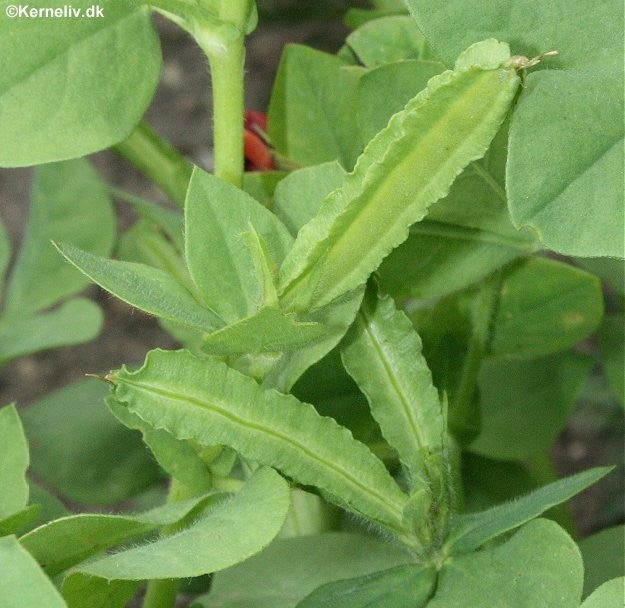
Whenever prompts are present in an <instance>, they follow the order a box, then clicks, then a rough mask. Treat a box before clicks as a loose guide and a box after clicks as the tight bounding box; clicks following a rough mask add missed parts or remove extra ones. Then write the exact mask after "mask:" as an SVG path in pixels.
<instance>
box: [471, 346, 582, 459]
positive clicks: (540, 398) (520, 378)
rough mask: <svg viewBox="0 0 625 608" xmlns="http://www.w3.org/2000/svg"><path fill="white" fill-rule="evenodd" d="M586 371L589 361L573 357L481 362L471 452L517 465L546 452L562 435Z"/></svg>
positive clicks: (567, 355)
mask: <svg viewBox="0 0 625 608" xmlns="http://www.w3.org/2000/svg"><path fill="white" fill-rule="evenodd" d="M591 366H592V358H591V357H588V356H586V355H580V354H578V353H572V352H565V353H560V354H558V355H551V356H549V357H541V358H538V359H530V360H527V361H508V360H505V359H501V360H492V359H491V360H485V361H483V362H482V366H481V368H480V374H479V378H478V387H479V393H480V410H481V418H482V424H481V432H480V435H479V436H478V437H477V438H476V439H475V441H474V442H473V443H472V444H471V446H470V450H471V451H472V452H475V453H477V454H482V455H483V456H489V457H491V458H499V459H503V460H517V459H521V458H527V457H529V456H531V455H533V454H535V453H536V452H539V451H541V450H544V449H546V448H547V447H548V446H549V445H550V444H551V442H552V441H554V440H555V439H556V437H557V436H558V435H559V434H560V432H561V431H562V430H563V429H564V427H565V425H566V423H567V421H568V419H569V417H570V415H571V413H572V411H573V408H574V407H575V403H576V400H577V397H578V395H579V394H580V392H581V390H582V387H583V386H584V382H585V381H586V378H587V376H588V372H589V371H590V368H591Z"/></svg>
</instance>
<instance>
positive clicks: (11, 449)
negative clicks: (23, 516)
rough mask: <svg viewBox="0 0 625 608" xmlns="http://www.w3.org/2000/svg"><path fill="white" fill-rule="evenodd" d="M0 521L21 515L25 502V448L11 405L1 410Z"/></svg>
mask: <svg viewBox="0 0 625 608" xmlns="http://www.w3.org/2000/svg"><path fill="white" fill-rule="evenodd" d="M0 445H1V446H2V458H1V459H0V487H1V488H2V492H0V520H3V519H5V518H7V517H10V516H11V515H13V514H14V513H17V512H18V511H21V510H22V509H23V508H24V507H25V506H26V503H27V502H28V483H27V482H26V469H27V468H28V460H29V458H28V444H27V443H26V437H25V436H24V429H23V428H22V423H21V422H20V418H19V416H18V414H17V410H16V409H15V406H14V405H7V406H6V407H3V408H2V409H0Z"/></svg>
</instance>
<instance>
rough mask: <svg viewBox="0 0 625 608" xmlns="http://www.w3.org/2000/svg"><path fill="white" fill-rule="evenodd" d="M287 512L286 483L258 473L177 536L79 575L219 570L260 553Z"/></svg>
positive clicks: (133, 576)
mask: <svg viewBox="0 0 625 608" xmlns="http://www.w3.org/2000/svg"><path fill="white" fill-rule="evenodd" d="M173 504H175V503H173ZM288 509H289V488H288V484H287V483H286V481H285V480H284V479H282V477H280V475H278V473H276V472H275V471H273V470H272V469H268V468H263V469H259V470H258V471H256V473H255V474H254V475H253V476H252V477H251V478H250V479H249V480H248V481H247V482H246V483H245V485H244V486H243V488H242V489H241V490H240V491H239V492H238V493H237V494H236V495H235V496H234V498H232V499H231V500H227V501H225V502H223V503H222V504H221V505H220V506H218V507H216V508H215V509H213V510H211V511H210V512H209V513H208V514H207V515H205V516H204V517H202V518H200V519H199V520H197V521H196V522H195V523H194V524H192V525H191V526H189V527H188V528H186V529H185V530H183V531H182V532H178V533H176V534H173V535H171V536H167V537H165V538H161V539H159V540H157V541H154V542H152V543H147V544H144V545H140V546H138V547H134V548H132V549H127V550H126V551H121V552H119V553H115V554H114V555H109V556H106V557H102V558H100V559H97V560H95V561H92V562H89V563H88V564H86V565H85V566H82V567H81V568H80V570H79V572H80V573H82V574H88V575H90V576H97V577H100V578H105V579H111V580H142V579H163V578H186V577H193V576H200V575H202V574H208V573H210V572H216V571H218V570H223V569H224V568H228V567H230V566H232V565H234V564H236V563H238V562H241V561H243V560H244V559H247V558H248V557H250V556H252V555H254V554H255V553H258V552H259V551H261V550H262V549H264V548H265V547H266V546H267V545H268V544H269V543H270V542H271V541H272V540H273V538H274V537H275V536H276V535H277V534H278V532H280V528H281V527H282V524H283V523H284V520H285V518H286V515H287V512H288Z"/></svg>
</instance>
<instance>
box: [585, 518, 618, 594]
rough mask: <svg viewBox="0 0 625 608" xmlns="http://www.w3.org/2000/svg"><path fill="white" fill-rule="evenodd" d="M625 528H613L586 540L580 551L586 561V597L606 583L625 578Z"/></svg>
mask: <svg viewBox="0 0 625 608" xmlns="http://www.w3.org/2000/svg"><path fill="white" fill-rule="evenodd" d="M624 545H625V526H624V525H620V526H612V527H611V528H606V529H605V530H601V531H600V532H597V533H595V534H593V535H592V536H588V537H587V538H584V539H583V540H581V541H580V543H579V550H580V551H581V552H582V558H583V559H584V596H587V595H589V594H590V593H591V592H592V591H594V590H595V589H596V588H597V587H599V586H600V585H602V584H603V583H604V582H606V581H608V580H610V579H612V578H616V577H619V576H620V577H622V576H625V563H624V562H623V546H624Z"/></svg>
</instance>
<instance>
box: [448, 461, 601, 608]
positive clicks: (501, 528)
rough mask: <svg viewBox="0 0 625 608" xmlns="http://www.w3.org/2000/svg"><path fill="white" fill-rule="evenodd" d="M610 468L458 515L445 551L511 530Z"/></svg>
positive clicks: (464, 550) (461, 548)
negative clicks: (491, 506)
mask: <svg viewBox="0 0 625 608" xmlns="http://www.w3.org/2000/svg"><path fill="white" fill-rule="evenodd" d="M611 470H612V469H611V467H596V468H594V469H588V470H587V471H583V472H582V473H578V474H577V475H572V476H571V477H566V478H564V479H559V480H558V481H554V482H553V483H550V484H548V485H546V486H543V487H542V488H539V489H538V490H534V491H533V492H532V493H530V494H528V495H527V496H524V497H522V498H517V499H516V500H513V501H510V502H507V503H503V504H501V505H497V506H496V507H493V508H491V509H488V510H486V511H480V512H478V513H469V514H468V515H460V516H459V517H458V518H457V519H456V522H455V524H454V527H453V529H452V531H451V532H450V534H449V538H448V539H447V547H448V553H450V554H453V555H459V554H462V553H468V552H470V551H474V550H475V549H478V548H479V547H481V546H482V545H483V544H484V543H486V542H488V541H489V540H491V539H493V538H496V537H497V536H499V535H501V534H503V533H505V532H509V531H510V530H514V528H517V527H518V526H521V525H523V524H524V523H526V522H528V521H530V520H531V519H534V518H535V517H538V516H539V515H541V514H542V513H544V512H545V511H546V510H547V509H550V508H551V507H553V506H555V505H559V504H560V503H562V502H564V501H566V500H568V499H569V498H571V497H572V496H575V495H576V494H579V492H581V491H582V490H584V489H586V488H587V487H588V486H590V485H592V484H593V483H595V482H596V481H598V480H599V479H601V478H602V477H604V476H605V475H607V474H608V473H609V472H610V471H611ZM580 591H581V589H580ZM451 605H453V603H452V604H451Z"/></svg>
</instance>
